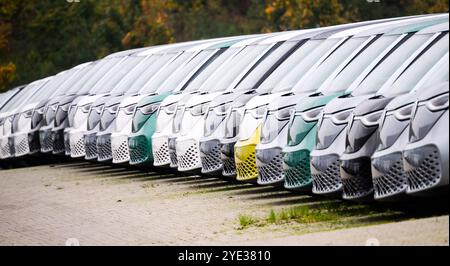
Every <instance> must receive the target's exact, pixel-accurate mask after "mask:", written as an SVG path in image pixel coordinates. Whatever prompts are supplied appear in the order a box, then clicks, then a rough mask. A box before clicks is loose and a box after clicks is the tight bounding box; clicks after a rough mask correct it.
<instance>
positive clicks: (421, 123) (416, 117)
mask: <svg viewBox="0 0 450 266" xmlns="http://www.w3.org/2000/svg"><path fill="white" fill-rule="evenodd" d="M448 96H449V94H448V93H445V94H441V95H438V96H436V97H434V98H432V99H430V100H428V101H422V102H418V103H416V104H415V107H414V108H413V111H412V118H411V123H410V127H409V141H410V142H417V141H419V140H421V139H423V138H424V137H425V136H426V135H427V134H428V132H430V130H431V128H432V127H433V126H434V125H435V124H436V122H437V121H438V120H439V118H440V117H441V116H442V115H443V114H444V113H445V112H446V111H447V110H448V106H449V105H448V104H449V97H448Z"/></svg>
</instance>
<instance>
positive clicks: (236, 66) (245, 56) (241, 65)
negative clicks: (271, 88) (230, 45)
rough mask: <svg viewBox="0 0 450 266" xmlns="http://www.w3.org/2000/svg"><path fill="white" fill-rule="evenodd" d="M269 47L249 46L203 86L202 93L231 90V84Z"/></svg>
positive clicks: (226, 63)
mask: <svg viewBox="0 0 450 266" xmlns="http://www.w3.org/2000/svg"><path fill="white" fill-rule="evenodd" d="M268 47H269V45H268V44H267V45H249V46H247V47H245V48H244V49H242V50H241V51H240V52H239V53H238V54H237V55H235V56H233V57H232V58H231V59H230V60H228V61H227V62H225V64H224V65H223V66H222V67H221V68H220V69H218V70H217V71H216V72H214V74H213V75H212V76H211V77H210V78H208V79H207V80H206V81H205V83H203V84H202V86H201V88H200V91H202V92H203V91H209V92H217V91H224V90H226V89H228V88H229V86H230V85H231V83H232V82H233V81H234V80H235V79H236V78H237V77H238V76H239V74H241V73H242V72H243V71H244V70H245V68H247V67H248V66H249V65H250V63H251V62H252V61H254V60H255V59H256V58H257V57H258V56H260V55H262V53H263V52H264V50H266V49H267V48H268Z"/></svg>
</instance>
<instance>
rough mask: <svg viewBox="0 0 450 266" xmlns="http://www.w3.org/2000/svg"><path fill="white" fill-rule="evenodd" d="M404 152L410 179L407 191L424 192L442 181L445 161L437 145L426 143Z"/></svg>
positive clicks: (411, 192)
mask: <svg viewBox="0 0 450 266" xmlns="http://www.w3.org/2000/svg"><path fill="white" fill-rule="evenodd" d="M403 154H404V158H405V160H404V166H405V170H406V176H407V180H408V188H407V193H409V194H416V193H424V192H426V191H430V190H432V189H433V188H435V187H437V186H438V185H439V184H440V183H441V180H442V176H443V169H442V168H443V161H442V159H441V152H440V151H439V149H438V148H437V147H436V146H434V145H426V146H422V147H418V148H415V149H409V150H405V151H404V153H403ZM447 183H448V182H447ZM447 185H448V184H447Z"/></svg>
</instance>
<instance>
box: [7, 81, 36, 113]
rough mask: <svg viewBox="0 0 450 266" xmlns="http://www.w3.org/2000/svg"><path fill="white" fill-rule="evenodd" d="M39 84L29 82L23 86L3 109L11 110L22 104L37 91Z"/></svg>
mask: <svg viewBox="0 0 450 266" xmlns="http://www.w3.org/2000/svg"><path fill="white" fill-rule="evenodd" d="M37 87H38V85H37V84H29V85H27V86H26V87H25V88H23V89H22V90H21V91H20V92H19V93H18V94H17V95H16V96H14V98H12V100H11V101H9V102H8V103H7V104H6V105H5V106H4V107H3V108H2V111H11V110H12V109H13V108H17V107H20V106H22V104H23V103H25V101H26V100H27V99H28V98H29V97H30V96H31V95H32V94H33V93H35V92H36V91H35V90H36V89H37Z"/></svg>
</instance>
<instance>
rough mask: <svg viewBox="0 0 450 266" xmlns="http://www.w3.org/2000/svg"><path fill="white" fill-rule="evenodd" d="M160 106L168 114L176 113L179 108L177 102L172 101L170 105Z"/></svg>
mask: <svg viewBox="0 0 450 266" xmlns="http://www.w3.org/2000/svg"><path fill="white" fill-rule="evenodd" d="M159 108H160V112H164V113H166V114H167V115H173V114H174V113H175V111H176V110H177V104H176V103H172V104H169V105H165V106H160V107H159Z"/></svg>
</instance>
